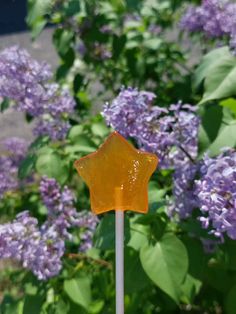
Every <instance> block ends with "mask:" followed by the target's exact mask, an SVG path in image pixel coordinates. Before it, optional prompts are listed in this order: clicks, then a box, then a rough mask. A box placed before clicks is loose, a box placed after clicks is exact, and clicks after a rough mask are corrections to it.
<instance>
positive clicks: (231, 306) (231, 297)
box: [225, 285, 236, 314]
mask: <svg viewBox="0 0 236 314" xmlns="http://www.w3.org/2000/svg"><path fill="white" fill-rule="evenodd" d="M235 298H236V285H234V286H233V287H232V288H231V289H230V290H229V292H228V294H227V296H226V299H225V311H226V314H235V313H236V302H235Z"/></svg>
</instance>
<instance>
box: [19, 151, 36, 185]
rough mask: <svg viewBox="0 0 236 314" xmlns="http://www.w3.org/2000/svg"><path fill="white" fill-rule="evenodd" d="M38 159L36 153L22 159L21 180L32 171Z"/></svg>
mask: <svg viewBox="0 0 236 314" xmlns="http://www.w3.org/2000/svg"><path fill="white" fill-rule="evenodd" d="M36 160H37V157H36V155H28V156H27V157H26V158H25V159H24V160H22V161H21V163H20V165H19V168H18V177H19V179H20V180H23V179H25V178H26V177H27V176H29V175H30V174H31V173H32V171H33V170H34V167H35V162H36Z"/></svg>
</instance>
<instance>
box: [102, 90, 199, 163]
mask: <svg viewBox="0 0 236 314" xmlns="http://www.w3.org/2000/svg"><path fill="white" fill-rule="evenodd" d="M155 97H156V96H155V94H153V93H151V92H146V91H138V90H137V89H132V88H128V89H124V88H123V89H122V90H121V91H120V93H119V95H118V96H117V97H116V98H115V99H114V100H113V101H112V103H111V104H106V105H105V106H104V110H103V113H102V114H103V116H104V117H105V120H106V122H107V124H108V125H110V126H112V127H113V128H114V129H115V130H117V131H118V132H119V133H120V134H122V135H123V136H125V137H133V138H134V139H135V140H136V141H137V143H138V145H139V147H141V148H143V149H144V150H146V151H150V152H153V153H155V154H157V155H158V158H159V161H160V166H161V167H162V168H169V167H175V166H176V165H177V164H178V165H179V164H186V162H187V161H189V158H190V159H191V158H192V159H194V158H195V157H196V156H197V136H196V135H197V133H198V127H199V123H200V120H199V118H198V117H197V116H196V115H195V113H194V111H195V107H193V106H190V105H185V104H182V103H180V102H179V103H178V104H176V105H171V106H170V107H169V108H168V109H166V108H161V107H158V106H151V104H152V102H153V100H154V99H155Z"/></svg>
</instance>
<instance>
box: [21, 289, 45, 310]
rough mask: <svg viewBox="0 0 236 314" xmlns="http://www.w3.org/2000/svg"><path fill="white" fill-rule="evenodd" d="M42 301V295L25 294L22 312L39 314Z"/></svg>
mask: <svg viewBox="0 0 236 314" xmlns="http://www.w3.org/2000/svg"><path fill="white" fill-rule="evenodd" d="M44 301H45V296H44V295H40V294H37V295H26V297H25V301H24V307H23V313H22V314H29V313H34V314H40V313H41V309H42V305H43V303H44Z"/></svg>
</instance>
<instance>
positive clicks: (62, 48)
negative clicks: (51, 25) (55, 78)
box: [53, 28, 74, 58]
mask: <svg viewBox="0 0 236 314" xmlns="http://www.w3.org/2000/svg"><path fill="white" fill-rule="evenodd" d="M73 39H74V33H73V32H72V31H71V30H68V29H64V28H58V29H57V30H56V31H55V32H54V34H53V42H54V45H55V46H56V48H57V51H58V53H59V55H60V56H61V57H62V58H64V57H65V55H66V54H67V53H68V51H69V49H70V48H71V43H72V41H73Z"/></svg>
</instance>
